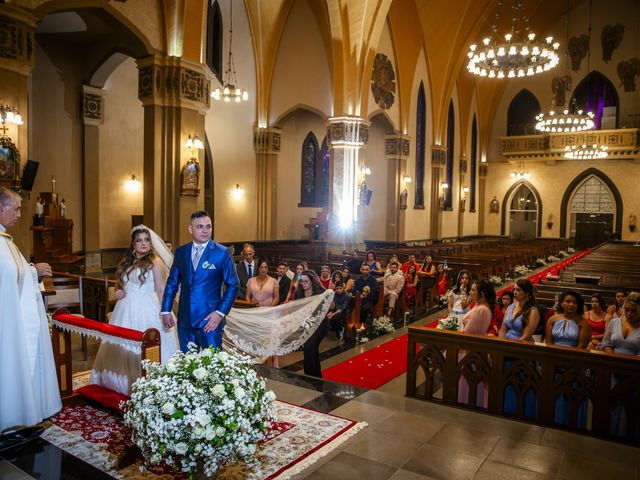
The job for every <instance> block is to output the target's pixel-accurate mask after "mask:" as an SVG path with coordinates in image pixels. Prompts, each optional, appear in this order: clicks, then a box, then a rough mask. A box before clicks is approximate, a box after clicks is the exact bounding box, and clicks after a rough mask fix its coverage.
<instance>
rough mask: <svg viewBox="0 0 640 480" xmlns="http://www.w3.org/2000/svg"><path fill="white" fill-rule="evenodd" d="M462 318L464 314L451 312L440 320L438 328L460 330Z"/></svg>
mask: <svg viewBox="0 0 640 480" xmlns="http://www.w3.org/2000/svg"><path fill="white" fill-rule="evenodd" d="M461 318H462V315H456V314H455V313H450V314H449V315H448V316H446V317H444V318H441V319H440V320H438V326H437V327H436V328H439V329H440V330H453V331H456V332H457V331H458V330H460V321H461Z"/></svg>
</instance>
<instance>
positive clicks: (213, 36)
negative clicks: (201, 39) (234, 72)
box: [207, 0, 222, 82]
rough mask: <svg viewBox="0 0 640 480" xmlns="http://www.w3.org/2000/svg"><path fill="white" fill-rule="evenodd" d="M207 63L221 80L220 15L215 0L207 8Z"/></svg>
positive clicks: (218, 6)
mask: <svg viewBox="0 0 640 480" xmlns="http://www.w3.org/2000/svg"><path fill="white" fill-rule="evenodd" d="M207 65H209V68H210V69H211V71H212V72H213V73H214V74H215V75H216V77H217V78H218V80H219V81H220V82H222V15H221V14H220V5H218V2H217V1H216V0H209V6H208V8H207Z"/></svg>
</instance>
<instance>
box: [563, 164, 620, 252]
mask: <svg viewBox="0 0 640 480" xmlns="http://www.w3.org/2000/svg"><path fill="white" fill-rule="evenodd" d="M614 216H615V200H614V198H613V195H612V194H611V191H610V190H609V188H607V186H606V185H605V184H604V182H603V181H602V180H600V179H599V178H598V177H596V176H595V175H591V176H590V177H588V178H587V179H586V180H584V181H583V182H582V184H581V185H580V186H578V188H576V189H575V191H574V193H573V196H572V198H571V202H570V203H569V228H570V236H571V237H575V244H576V246H577V247H578V248H587V247H593V246H595V245H599V244H600V243H602V242H605V241H607V240H609V239H610V238H611V235H612V234H613V221H614Z"/></svg>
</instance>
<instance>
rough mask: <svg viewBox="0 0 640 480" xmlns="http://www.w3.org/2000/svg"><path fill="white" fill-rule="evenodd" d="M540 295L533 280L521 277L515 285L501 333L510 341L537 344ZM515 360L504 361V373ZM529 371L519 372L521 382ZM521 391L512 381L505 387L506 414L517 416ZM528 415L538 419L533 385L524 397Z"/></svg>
mask: <svg viewBox="0 0 640 480" xmlns="http://www.w3.org/2000/svg"><path fill="white" fill-rule="evenodd" d="M535 303H536V298H535V295H534V293H533V284H532V283H531V281H529V280H527V279H524V278H521V279H519V280H517V281H516V283H515V285H514V286H513V303H512V304H511V305H510V306H509V308H507V311H506V312H505V314H504V320H503V322H502V327H500V332H498V336H499V337H500V338H506V339H509V340H518V341H521V342H531V343H533V334H534V332H535V331H536V328H537V327H538V322H539V321H540V312H539V311H538V309H537V308H536V307H535ZM512 363H513V360H511V359H507V360H505V361H504V373H505V374H506V373H507V372H508V371H509V369H510V367H511V365H512ZM524 377H525V372H524V371H520V372H519V373H518V378H519V381H520V382H521V383H522V382H524ZM516 406H517V393H516V390H515V388H514V386H513V385H511V384H509V385H507V386H506V387H505V389H504V413H505V414H508V415H509V414H510V415H513V414H515V413H516ZM524 416H525V417H529V418H533V419H535V418H537V416H538V395H537V392H536V391H535V390H534V389H533V388H529V389H528V390H527V392H526V393H525V396H524Z"/></svg>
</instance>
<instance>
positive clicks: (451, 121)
mask: <svg viewBox="0 0 640 480" xmlns="http://www.w3.org/2000/svg"><path fill="white" fill-rule="evenodd" d="M455 138H456V119H455V115H454V111H453V100H451V101H450V102H449V114H448V116H447V172H446V173H447V176H446V178H447V185H448V186H449V188H447V190H446V193H445V197H444V208H445V210H451V207H452V204H453V201H452V199H453V193H452V192H453V154H454V148H455Z"/></svg>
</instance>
